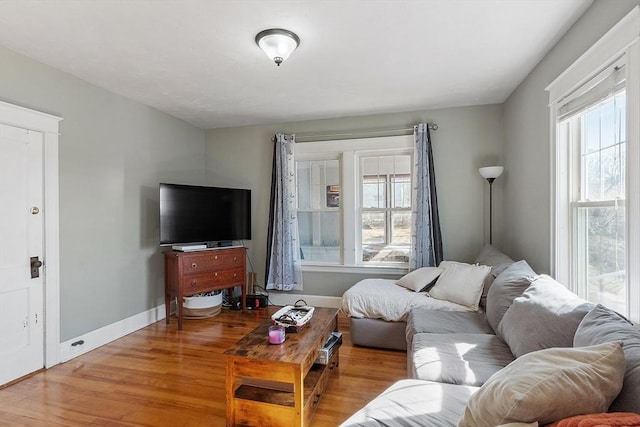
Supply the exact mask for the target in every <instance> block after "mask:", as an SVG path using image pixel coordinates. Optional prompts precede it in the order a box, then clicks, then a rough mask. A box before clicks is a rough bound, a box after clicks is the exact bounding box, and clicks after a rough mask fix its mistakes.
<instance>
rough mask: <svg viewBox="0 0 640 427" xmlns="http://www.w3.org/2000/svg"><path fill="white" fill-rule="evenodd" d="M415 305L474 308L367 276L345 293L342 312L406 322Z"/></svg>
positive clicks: (432, 307)
mask: <svg viewBox="0 0 640 427" xmlns="http://www.w3.org/2000/svg"><path fill="white" fill-rule="evenodd" d="M412 308H428V309H433V310H443V311H471V310H470V309H469V308H468V307H465V306H462V305H458V304H455V303H452V302H449V301H443V300H439V299H435V298H431V297H430V296H429V295H427V293H426V292H414V291H411V290H409V289H407V288H403V287H402V286H399V285H396V283H395V280H389V279H364V280H361V281H359V282H358V283H356V284H355V285H353V286H352V287H351V288H349V289H348V290H347V291H346V292H345V293H344V295H343V296H342V311H343V312H344V313H345V314H346V315H347V316H349V317H357V318H364V317H367V318H371V319H383V320H387V321H391V322H400V321H402V322H403V321H406V320H407V316H408V315H409V311H411V309H412Z"/></svg>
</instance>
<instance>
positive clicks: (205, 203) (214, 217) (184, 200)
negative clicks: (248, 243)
mask: <svg viewBox="0 0 640 427" xmlns="http://www.w3.org/2000/svg"><path fill="white" fill-rule="evenodd" d="M249 239H251V190H245V189H238V188H221V187H202V186H196V185H181V184H166V183H161V184H160V244H161V245H177V244H203V243H207V244H211V243H214V242H227V241H231V240H249Z"/></svg>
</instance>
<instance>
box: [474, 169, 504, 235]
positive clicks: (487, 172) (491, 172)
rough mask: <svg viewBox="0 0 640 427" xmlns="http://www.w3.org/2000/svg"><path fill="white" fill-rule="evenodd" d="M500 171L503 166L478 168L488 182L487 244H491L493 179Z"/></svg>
mask: <svg viewBox="0 0 640 427" xmlns="http://www.w3.org/2000/svg"><path fill="white" fill-rule="evenodd" d="M502 171H504V167H502V166H486V167H484V168H480V169H478V172H480V175H482V177H483V178H485V179H486V180H487V181H488V182H489V244H490V245H491V244H493V241H492V234H493V181H495V180H496V178H497V177H499V176H500V175H502Z"/></svg>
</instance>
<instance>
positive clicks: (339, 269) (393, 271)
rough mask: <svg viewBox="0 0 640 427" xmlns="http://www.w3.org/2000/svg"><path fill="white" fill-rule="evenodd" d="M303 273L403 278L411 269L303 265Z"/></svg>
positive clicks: (374, 266) (373, 266)
mask: <svg viewBox="0 0 640 427" xmlns="http://www.w3.org/2000/svg"><path fill="white" fill-rule="evenodd" d="M302 271H303V272H310V273H354V274H379V275H383V274H384V275H394V276H399V275H400V276H402V275H405V274H407V272H408V271H409V269H408V268H407V267H400V266H389V267H387V266H379V265H371V266H369V265H335V264H302Z"/></svg>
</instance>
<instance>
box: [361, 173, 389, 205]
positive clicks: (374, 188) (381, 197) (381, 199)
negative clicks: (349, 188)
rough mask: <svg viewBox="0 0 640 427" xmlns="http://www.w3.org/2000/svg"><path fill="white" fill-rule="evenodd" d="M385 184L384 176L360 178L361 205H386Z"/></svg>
mask: <svg viewBox="0 0 640 427" xmlns="http://www.w3.org/2000/svg"><path fill="white" fill-rule="evenodd" d="M386 189H387V185H386V180H385V178H384V177H380V178H379V177H373V178H372V177H365V178H363V179H362V207H363V208H376V209H377V208H385V207H386V206H387V205H386V203H387V191H386Z"/></svg>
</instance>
